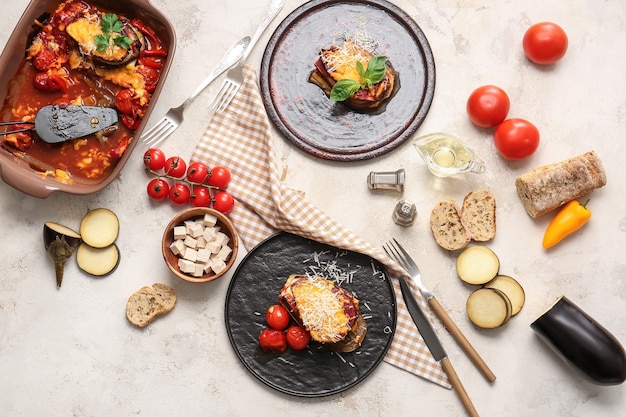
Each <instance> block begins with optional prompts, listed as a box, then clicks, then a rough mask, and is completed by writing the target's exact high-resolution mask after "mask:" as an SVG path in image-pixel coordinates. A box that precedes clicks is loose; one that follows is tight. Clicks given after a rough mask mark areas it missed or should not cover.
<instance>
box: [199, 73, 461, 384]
mask: <svg viewBox="0 0 626 417" xmlns="http://www.w3.org/2000/svg"><path fill="white" fill-rule="evenodd" d="M244 78H245V79H244V83H243V85H242V87H241V90H240V91H239V93H238V94H237V95H236V96H235V98H234V99H233V101H232V102H231V104H230V105H229V106H228V108H227V109H226V111H225V112H222V113H220V114H217V115H215V116H214V117H212V119H211V121H210V123H209V126H208V127H207V129H206V131H205V132H204V134H203V135H202V138H201V140H200V142H199V143H198V145H197V147H196V149H195V150H194V153H193V155H192V158H191V159H192V160H195V161H203V162H205V163H207V164H208V165H209V166H216V165H223V166H226V167H228V168H229V170H230V171H231V174H232V181H231V184H230V185H229V187H228V191H229V192H230V193H231V194H232V195H233V197H234V198H235V200H236V204H235V208H234V209H233V211H232V212H231V213H230V214H229V216H230V219H231V220H232V221H233V223H234V224H235V227H236V228H237V231H238V234H239V237H240V239H241V242H242V244H243V245H244V246H245V247H246V249H247V250H250V249H252V248H253V247H254V246H255V245H257V244H258V243H259V242H261V241H262V240H264V239H266V238H268V237H270V236H272V235H273V234H275V233H277V232H279V231H286V232H290V233H293V234H296V235H299V236H302V237H305V238H308V239H312V240H315V241H318V242H321V243H325V244H328V245H332V246H335V247H337V248H341V249H347V250H351V251H354V252H359V253H363V254H366V255H369V256H371V257H372V258H375V259H377V260H379V261H380V262H381V263H383V264H384V265H385V267H386V268H387V270H388V271H389V273H390V275H391V278H392V283H393V286H394V290H395V293H396V300H397V304H398V315H397V316H398V321H397V328H396V333H395V336H394V339H393V341H392V344H391V347H390V348H389V351H388V354H387V355H386V357H385V359H384V360H385V361H386V362H388V363H390V364H392V365H394V366H397V367H399V368H401V369H404V370H406V371H408V372H411V373H414V374H416V375H419V376H421V377H423V378H425V379H427V380H430V381H432V382H435V383H437V384H439V385H441V386H443V387H446V388H450V385H449V382H448V379H447V377H446V376H445V373H444V372H443V370H442V368H441V366H440V365H439V364H438V363H437V362H436V361H435V360H434V359H433V357H432V355H431V354H430V351H429V350H428V348H427V347H426V345H425V344H424V341H423V339H422V338H421V336H420V334H419V332H418V331H417V329H416V327H415V324H414V323H413V321H412V320H411V317H410V315H409V313H408V311H407V309H406V306H405V304H404V300H403V299H402V295H401V292H400V287H399V284H398V280H397V277H398V274H402V273H404V272H403V270H402V269H400V267H398V266H397V265H396V264H395V263H394V262H393V261H391V260H390V259H389V258H388V257H387V255H386V254H385V253H384V252H383V251H382V250H380V249H377V248H374V247H373V246H372V245H370V244H369V243H367V242H366V241H365V240H363V239H362V238H360V237H359V236H357V235H356V234H354V233H352V232H351V231H349V230H347V229H346V228H344V227H342V226H341V225H340V224H338V223H337V222H335V221H334V220H333V219H331V218H330V217H329V216H327V215H326V214H324V213H323V212H322V211H321V210H319V209H318V208H317V207H315V206H314V205H313V204H311V203H310V202H309V201H307V200H306V198H305V196H304V194H303V193H302V192H299V191H295V190H293V189H290V188H288V187H287V186H286V185H285V184H283V183H282V182H281V181H280V176H279V170H278V166H277V164H276V160H275V155H274V142H273V138H272V130H271V127H270V123H269V120H268V118H267V115H266V113H265V108H264V106H263V102H262V100H261V97H260V94H259V91H258V88H257V82H256V72H255V70H254V69H253V68H252V67H250V66H246V67H245V68H244ZM413 291H414V293H415V295H416V297H418V300H419V302H420V303H421V305H422V307H425V303H424V300H423V298H422V297H421V295H420V294H419V292H418V290H417V287H415V286H413ZM425 311H428V309H425Z"/></svg>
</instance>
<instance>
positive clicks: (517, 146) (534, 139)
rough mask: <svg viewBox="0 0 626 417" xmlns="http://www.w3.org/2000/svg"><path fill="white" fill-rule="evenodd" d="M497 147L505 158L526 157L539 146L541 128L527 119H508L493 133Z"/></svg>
mask: <svg viewBox="0 0 626 417" xmlns="http://www.w3.org/2000/svg"><path fill="white" fill-rule="evenodd" d="M493 139H494V143H495V145H496V149H497V150H498V152H500V155H502V157H503V158H504V159H509V160H518V159H524V158H526V157H528V156H530V155H532V154H533V153H535V151H536V150H537V148H538V147H539V130H537V128H536V127H535V125H533V124H532V123H530V122H529V121H528V120H525V119H517V118H514V119H507V120H505V121H504V122H502V123H500V124H499V125H498V127H496V130H495V131H494V133H493Z"/></svg>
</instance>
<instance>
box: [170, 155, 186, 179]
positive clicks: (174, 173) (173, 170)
mask: <svg viewBox="0 0 626 417" xmlns="http://www.w3.org/2000/svg"><path fill="white" fill-rule="evenodd" d="M164 169H165V173H166V174H167V175H169V176H171V177H174V178H182V177H184V176H185V174H186V173H187V164H186V163H185V160H184V159H182V158H181V157H179V156H171V157H169V158H168V159H167V161H165V166H164Z"/></svg>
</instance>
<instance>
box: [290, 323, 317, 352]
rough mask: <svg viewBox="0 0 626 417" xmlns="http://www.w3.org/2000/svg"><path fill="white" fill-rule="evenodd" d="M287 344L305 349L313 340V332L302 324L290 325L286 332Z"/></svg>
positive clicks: (294, 347) (294, 348)
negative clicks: (305, 328)
mask: <svg viewBox="0 0 626 417" xmlns="http://www.w3.org/2000/svg"><path fill="white" fill-rule="evenodd" d="M285 338H286V339H287V344H288V345H289V347H290V348H292V349H293V350H304V349H306V347H307V346H308V345H309V342H310V341H311V334H310V333H309V332H307V331H306V330H304V329H303V328H302V327H300V326H296V325H294V326H290V327H289V328H288V329H287V331H286V332H285Z"/></svg>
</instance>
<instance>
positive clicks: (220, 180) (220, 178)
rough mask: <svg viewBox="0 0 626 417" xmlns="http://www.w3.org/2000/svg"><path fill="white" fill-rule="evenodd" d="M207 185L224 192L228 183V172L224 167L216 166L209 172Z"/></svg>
mask: <svg viewBox="0 0 626 417" xmlns="http://www.w3.org/2000/svg"><path fill="white" fill-rule="evenodd" d="M210 175H211V176H210V177H209V185H212V186H213V187H217V188H219V189H221V190H224V189H225V188H226V187H228V184H229V183H230V171H229V170H228V169H226V168H224V167H221V166H217V167H214V168H213V169H212V170H211V174H210Z"/></svg>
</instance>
